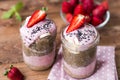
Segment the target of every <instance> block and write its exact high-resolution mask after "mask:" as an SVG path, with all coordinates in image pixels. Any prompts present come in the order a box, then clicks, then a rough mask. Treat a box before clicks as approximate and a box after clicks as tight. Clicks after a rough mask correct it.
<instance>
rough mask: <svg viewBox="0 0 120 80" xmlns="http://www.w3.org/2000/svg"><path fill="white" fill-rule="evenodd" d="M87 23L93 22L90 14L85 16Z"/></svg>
mask: <svg viewBox="0 0 120 80" xmlns="http://www.w3.org/2000/svg"><path fill="white" fill-rule="evenodd" d="M85 22H87V23H90V22H91V16H90V15H88V14H85Z"/></svg>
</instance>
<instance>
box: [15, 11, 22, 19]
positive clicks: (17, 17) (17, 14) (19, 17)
mask: <svg viewBox="0 0 120 80" xmlns="http://www.w3.org/2000/svg"><path fill="white" fill-rule="evenodd" d="M15 16H16V19H17V20H19V21H22V18H21V16H20V14H19V13H18V12H15Z"/></svg>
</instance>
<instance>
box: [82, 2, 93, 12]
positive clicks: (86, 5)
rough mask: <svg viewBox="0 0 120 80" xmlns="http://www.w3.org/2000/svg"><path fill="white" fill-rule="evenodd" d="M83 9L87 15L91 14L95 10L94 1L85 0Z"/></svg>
mask: <svg viewBox="0 0 120 80" xmlns="http://www.w3.org/2000/svg"><path fill="white" fill-rule="evenodd" d="M83 8H84V11H85V13H86V14H91V13H92V10H93V8H94V2H93V0H84V1H83Z"/></svg>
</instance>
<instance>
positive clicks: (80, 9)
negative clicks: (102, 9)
mask: <svg viewBox="0 0 120 80" xmlns="http://www.w3.org/2000/svg"><path fill="white" fill-rule="evenodd" d="M78 14H84V10H83V5H82V4H78V5H77V6H76V7H75V9H74V15H78Z"/></svg>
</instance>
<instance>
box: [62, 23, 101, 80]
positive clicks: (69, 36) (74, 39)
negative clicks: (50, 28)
mask: <svg viewBox="0 0 120 80" xmlns="http://www.w3.org/2000/svg"><path fill="white" fill-rule="evenodd" d="M68 27H69V25H68V26H67V27H66V28H65V29H64V30H63V32H62V34H61V40H62V49H63V65H64V70H65V72H66V73H67V74H69V75H70V76H71V77H73V78H86V77H89V76H90V75H92V74H93V72H94V70H95V65H96V48H97V45H98V43H99V37H100V36H99V33H98V32H97V30H96V29H95V27H94V26H92V25H90V24H87V23H85V24H83V25H82V26H81V27H80V28H78V29H76V30H74V31H72V32H69V33H67V32H66V31H67V29H68Z"/></svg>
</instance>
